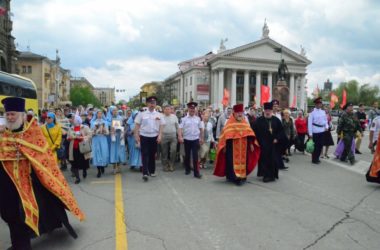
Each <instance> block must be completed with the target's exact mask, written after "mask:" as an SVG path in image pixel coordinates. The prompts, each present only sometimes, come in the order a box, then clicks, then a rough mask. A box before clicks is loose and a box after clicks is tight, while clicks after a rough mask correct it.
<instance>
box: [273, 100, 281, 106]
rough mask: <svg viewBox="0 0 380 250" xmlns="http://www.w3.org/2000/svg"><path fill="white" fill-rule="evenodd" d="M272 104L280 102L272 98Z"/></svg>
mask: <svg viewBox="0 0 380 250" xmlns="http://www.w3.org/2000/svg"><path fill="white" fill-rule="evenodd" d="M272 104H273V105H280V102H279V101H278V100H277V99H273V100H272Z"/></svg>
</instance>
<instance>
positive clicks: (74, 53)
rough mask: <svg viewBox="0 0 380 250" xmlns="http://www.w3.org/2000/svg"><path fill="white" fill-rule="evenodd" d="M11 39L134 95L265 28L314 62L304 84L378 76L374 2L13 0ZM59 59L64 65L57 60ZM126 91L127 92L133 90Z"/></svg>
mask: <svg viewBox="0 0 380 250" xmlns="http://www.w3.org/2000/svg"><path fill="white" fill-rule="evenodd" d="M12 12H13V13H14V14H15V16H14V18H13V19H14V31H13V35H14V36H15V37H16V41H17V42H19V43H21V45H23V46H22V47H23V48H25V47H26V45H27V44H26V43H28V44H29V42H30V43H31V45H32V46H31V47H32V50H34V49H37V51H33V52H36V53H40V54H43V55H46V54H48V52H49V51H50V52H54V51H55V48H59V49H60V52H62V54H61V58H62V62H63V64H64V66H65V67H67V68H69V69H71V70H72V71H73V72H81V73H83V74H84V75H85V76H86V77H87V78H89V79H90V80H91V81H92V82H93V83H94V84H95V85H99V86H100V85H109V86H113V85H115V84H124V85H125V88H126V89H128V95H129V92H131V95H134V94H136V93H137V92H138V90H139V86H140V85H141V84H142V83H144V82H149V81H152V80H162V79H164V78H166V77H167V76H169V75H171V74H173V73H174V72H176V70H177V66H176V64H177V63H178V62H180V61H183V60H186V59H189V58H191V57H192V56H198V55H201V54H204V53H206V52H208V51H210V50H213V51H216V50H217V48H218V46H219V41H220V39H221V38H225V37H228V39H229V41H228V42H227V43H226V46H227V48H233V47H236V46H240V45H243V44H246V43H249V42H253V41H255V40H258V39H259V38H260V37H261V28H262V26H263V22H264V19H265V18H266V19H267V22H268V26H269V29H270V34H269V36H270V37H271V38H273V39H274V40H276V41H278V42H280V43H281V44H283V45H284V46H286V47H288V48H290V49H293V50H294V51H296V52H299V48H300V47H299V46H300V45H301V44H302V45H303V46H304V47H305V48H306V51H307V56H308V58H309V59H310V60H311V61H312V62H313V63H312V64H311V65H310V66H309V69H308V76H307V77H308V79H309V83H310V85H311V86H312V87H314V86H316V84H317V83H319V86H322V84H323V82H324V81H325V80H326V79H327V78H330V79H331V80H332V81H333V82H334V83H339V82H340V81H347V80H351V79H358V80H360V82H371V83H372V84H379V75H380V70H379V68H380V67H379V66H380V65H379V58H380V45H379V43H378V40H379V39H380V32H379V31H378V27H379V25H380V19H379V18H378V13H379V4H378V3H376V1H368V0H366V1H351V2H347V1H343V0H337V1H331V0H309V1H302V0H290V1H286V3H284V1H279V0H266V1H252V0H236V1H229V0H221V1H211V0H179V1H173V0H156V1H152V0H139V1H133V0H108V1H107V2H105V1H103V0H50V1H44V0H28V1H12ZM65 63H67V65H65ZM132 92H133V93H132Z"/></svg>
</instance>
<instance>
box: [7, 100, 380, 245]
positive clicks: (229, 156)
mask: <svg viewBox="0 0 380 250" xmlns="http://www.w3.org/2000/svg"><path fill="white" fill-rule="evenodd" d="M15 100H16V101H15ZM20 100H23V99H21V98H13V99H12V98H7V99H5V100H3V103H4V107H5V109H6V120H7V122H6V124H5V125H0V143H1V145H0V156H1V157H0V160H1V163H2V165H3V166H4V167H0V188H1V192H0V194H1V195H0V204H4V203H3V202H1V201H2V200H4V199H10V198H9V196H12V197H13V200H14V204H13V205H14V206H17V204H18V203H20V202H21V203H22V204H24V203H25V204H27V202H30V203H31V204H32V205H34V204H35V203H36V204H38V206H39V205H40V204H39V203H40V202H41V200H40V199H39V198H38V196H37V201H35V200H33V197H31V196H30V192H29V193H26V194H25V195H24V193H23V192H24V191H23V190H21V187H20V186H18V184H17V181H16V182H14V183H16V186H15V185H13V183H12V181H13V178H14V176H12V174H11V171H10V169H7V163H9V162H11V161H16V162H17V164H19V163H21V162H22V161H20V159H22V160H23V161H25V162H24V163H25V164H27V163H28V162H31V163H32V165H33V164H35V166H34V165H33V168H32V171H30V172H31V174H26V175H28V176H29V177H28V178H32V179H33V180H37V182H38V183H39V184H38V185H39V186H41V190H42V191H41V193H42V194H41V195H43V194H44V193H46V192H45V191H46V190H44V189H47V190H49V191H50V192H52V193H53V194H54V195H53V196H52V197H49V199H50V200H51V204H53V205H52V206H55V207H57V211H61V210H62V207H64V206H63V205H65V207H66V208H68V209H69V210H70V211H72V212H73V213H74V215H76V216H77V217H78V218H79V219H83V217H84V215H83V214H82V212H81V211H80V210H79V208H78V207H77V205H76V203H75V200H74V198H73V197H72V194H71V191H70V189H69V187H68V185H67V183H66V182H65V179H64V177H63V175H62V172H63V171H66V170H67V169H68V166H70V170H71V174H72V177H73V178H74V183H75V184H79V183H80V182H81V180H82V179H81V178H83V179H85V178H86V177H87V170H88V169H89V168H90V167H94V168H96V169H97V174H96V177H97V178H100V177H101V176H102V175H104V174H105V173H106V171H107V168H108V167H111V168H112V173H113V174H119V173H121V172H122V170H123V167H124V168H125V166H129V168H130V169H131V170H134V171H140V172H141V175H142V179H143V181H145V182H147V181H148V180H149V179H150V178H154V177H156V176H157V171H156V160H158V159H160V160H161V162H162V168H163V171H165V172H173V171H176V170H178V168H179V166H180V165H181V163H183V167H184V173H185V174H186V175H190V174H191V173H193V176H194V177H195V178H197V179H200V178H202V174H201V171H202V170H201V169H204V168H207V167H209V166H210V165H213V166H214V170H213V174H214V175H215V176H219V177H226V179H227V180H228V181H230V182H233V183H235V184H236V185H242V184H243V183H244V182H245V181H246V179H247V176H248V175H249V174H250V173H251V172H252V171H253V170H254V168H255V167H256V166H258V171H257V175H258V176H259V177H262V181H263V182H273V181H276V179H278V178H279V174H278V173H279V170H287V169H288V167H289V164H286V163H289V162H290V157H291V155H292V151H293V153H294V152H296V151H299V152H300V153H301V154H305V151H306V149H307V147H306V145H307V144H308V143H311V144H313V146H314V147H313V148H314V149H313V150H312V152H310V153H311V163H312V164H316V165H317V164H320V163H321V161H320V158H329V157H330V154H329V152H328V150H329V147H331V146H332V145H334V138H333V137H332V131H334V130H336V133H337V138H336V139H337V140H336V143H337V144H338V145H337V147H336V150H335V152H334V154H335V155H336V157H337V158H338V159H339V160H340V161H342V162H347V161H349V162H350V164H355V154H361V152H360V147H361V139H362V137H363V135H364V133H363V131H364V130H365V129H366V128H369V131H370V133H369V145H368V147H369V149H370V150H371V152H372V153H373V154H374V159H373V162H372V164H371V166H370V169H369V171H368V173H367V180H368V181H371V182H378V183H380V177H379V173H380V152H379V150H380V149H379V146H378V144H379V143H380V142H379V141H380V140H379V131H380V110H379V109H378V104H377V103H374V105H373V109H372V110H370V112H369V115H368V117H367V115H366V113H365V112H364V106H363V105H359V110H358V111H357V112H356V113H354V112H353V103H347V104H346V105H345V106H344V107H343V113H342V115H341V116H340V118H339V120H338V122H337V124H334V123H333V121H332V116H331V115H330V111H329V108H328V107H323V104H322V99H321V98H316V99H315V100H314V103H315V108H314V109H313V111H312V112H311V113H309V114H307V113H304V112H303V111H298V113H297V114H296V117H293V116H292V112H291V111H290V110H288V109H284V110H281V109H280V103H279V101H278V100H273V101H271V102H267V103H264V105H263V109H262V110H258V109H256V108H255V107H254V106H252V107H246V108H244V107H243V105H242V104H237V105H234V106H233V107H225V109H223V110H220V109H218V108H215V109H213V108H212V107H203V108H201V107H198V104H197V103H196V102H189V103H188V104H187V109H184V110H175V109H174V107H173V106H171V105H164V106H163V107H162V108H161V107H158V106H157V98H156V97H155V96H151V97H148V98H147V102H146V107H144V108H141V109H139V110H132V109H123V108H122V107H121V106H118V105H113V106H110V107H105V108H93V107H92V106H91V105H89V106H87V107H86V108H84V107H66V108H64V109H60V108H57V109H55V110H54V111H53V110H51V111H44V112H42V113H41V114H40V116H39V117H38V116H36V115H35V114H34V113H33V111H32V110H28V111H27V113H26V115H25V113H24V110H23V107H20V106H19V104H20V103H25V101H23V102H22V101H20ZM15 114H17V115H15ZM24 115H25V118H24ZM16 116H17V119H16V118H15V117H16ZM20 117H21V118H20ZM16 121H17V122H16ZM31 128H34V130H35V131H37V132H36V133H37V134H36V135H40V137H38V136H37V137H38V138H37V137H35V138H30V140H31V142H29V143H25V144H23V143H22V142H21V141H22V140H27V137H26V136H23V135H24V134H25V135H27V132H28V131H29V129H31ZM38 128H39V130H38ZM20 136H21V137H20ZM16 137H17V138H18V139H15V138H16ZM7 138H8V139H7ZM9 138H11V139H9ZM12 138H13V139H12ZM37 139H38V140H37ZM2 144H4V148H2ZM34 144H36V145H37V146H38V147H37V148H36V147H34V146H33V145H34ZM25 145H27V146H28V147H26V146H25ZM45 145H46V146H45ZM376 145H377V147H376ZM23 147H26V148H25V149H23ZM324 147H325V149H324V150H323V148H324ZM5 148H11V149H12V150H11V153H9V152H8V151H5V150H4V149H5ZM46 150H47V151H46ZM32 151H33V152H32ZM35 151H36V152H37V153H36V152H35ZM38 153H41V156H40V157H41V161H42V162H43V164H45V165H49V166H50V169H51V172H52V173H53V175H52V176H53V177H51V175H46V176H42V175H41V171H39V169H40V168H41V166H42V165H39V164H38V162H36V161H35V160H34V157H35V156H36V155H38ZM20 157H21V158H20ZM49 161H50V162H49ZM51 165H55V166H51ZM9 168H11V166H10V165H9ZM57 170H61V171H57ZM49 178H50V179H49ZM48 181H50V183H56V186H60V185H61V186H62V185H63V186H64V187H65V189H64V190H60V191H61V192H58V191H57V190H55V189H54V188H52V187H50V186H49V187H47V186H45V185H44V184H45V183H46V182H48ZM20 185H21V184H20ZM31 188H36V187H34V186H33V187H29V189H31ZM3 190H10V191H9V192H8V193H7V194H4V192H3ZM52 190H53V191H52ZM29 191H30V190H29ZM15 197H16V198H15ZM40 197H42V196H40ZM62 197H64V198H62ZM57 198H58V200H59V201H61V203H60V202H57ZM65 199H66V200H68V201H71V203H70V206H68V205H67V204H66V203H65V201H66V200H65ZM62 202H63V204H62ZM51 204H50V205H51ZM43 207H44V206H41V208H40V211H41V212H43V211H44V208H43ZM24 208H25V209H24V213H25V214H27V213H28V211H27V210H26V208H27V206H24ZM12 209H14V207H9V206H3V205H1V216H2V218H3V219H4V220H5V221H6V222H7V223H8V225H9V227H10V232H11V239H12V244H13V245H14V246H17V244H21V245H22V244H24V245H25V244H26V245H27V243H25V242H26V238H27V237H26V236H25V235H26V234H27V233H25V230H26V229H25V227H27V228H28V226H29V228H31V229H32V230H34V233H35V234H36V235H38V234H39V233H43V232H45V231H50V230H52V229H54V228H55V227H58V226H59V225H60V224H62V223H63V224H64V225H65V226H66V227H67V228H68V230H69V232H70V233H71V234H72V235H73V236H74V237H76V234H75V232H74V231H73V229H72V228H71V226H70V224H69V223H68V220H67V216H66V214H65V213H64V214H63V213H62V211H61V212H59V213H57V214H60V216H58V218H56V220H55V221H54V222H55V223H56V225H51V226H50V227H46V228H43V227H42V228H38V226H36V222H35V223H34V224H33V223H31V222H28V223H26V224H25V225H24V224H23V221H21V220H22V218H23V214H24V213H23V212H21V211H18V212H17V213H16V214H12V215H9V214H10V212H9V211H11V210H12ZM12 213H13V212H12ZM28 214H29V213H28ZM12 216H13V217H12ZM14 217H15V218H17V219H16V220H15V219H14ZM21 224H22V225H24V229H22V227H20V225H21ZM26 225H27V226H26ZM17 228H18V229H17ZM20 230H21V231H20ZM15 235H17V236H15ZM19 235H23V237H21V238H20V237H19ZM16 238H17V239H19V238H20V239H23V240H17V239H16ZM20 242H21V243H20ZM14 249H17V248H14ZM22 249H29V248H22Z"/></svg>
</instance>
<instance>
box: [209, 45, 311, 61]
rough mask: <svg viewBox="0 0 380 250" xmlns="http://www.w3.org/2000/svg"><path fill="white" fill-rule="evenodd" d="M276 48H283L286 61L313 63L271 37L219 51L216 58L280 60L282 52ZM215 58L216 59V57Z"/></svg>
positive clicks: (283, 56)
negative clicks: (278, 51) (276, 50)
mask: <svg viewBox="0 0 380 250" xmlns="http://www.w3.org/2000/svg"><path fill="white" fill-rule="evenodd" d="M276 48H281V49H282V58H283V59H285V62H286V63H294V64H304V65H309V64H310V63H311V61H310V60H308V59H307V58H306V57H304V56H302V55H300V54H298V53H297V52H294V51H293V50H290V49H288V48H287V47H285V46H283V45H281V44H279V43H277V42H276V41H274V40H272V39H270V38H264V39H261V40H258V41H256V42H253V43H249V44H246V45H243V46H240V47H237V48H234V49H230V50H226V51H223V52H221V53H219V54H218V55H217V56H216V58H220V59H223V58H229V59H231V58H236V59H239V58H240V59H242V58H243V59H244V58H246V59H253V60H255V59H256V60H266V61H268V60H269V61H272V60H273V61H280V59H281V54H280V53H277V52H275V49H276ZM216 58H215V59H216Z"/></svg>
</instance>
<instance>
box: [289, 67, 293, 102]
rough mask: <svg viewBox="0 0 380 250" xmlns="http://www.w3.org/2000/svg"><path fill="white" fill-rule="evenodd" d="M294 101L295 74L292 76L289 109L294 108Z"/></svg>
mask: <svg viewBox="0 0 380 250" xmlns="http://www.w3.org/2000/svg"><path fill="white" fill-rule="evenodd" d="M293 99H294V74H293V73H291V74H290V88H289V107H291V106H292V104H293Z"/></svg>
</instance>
